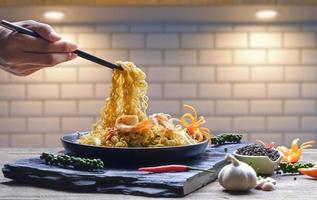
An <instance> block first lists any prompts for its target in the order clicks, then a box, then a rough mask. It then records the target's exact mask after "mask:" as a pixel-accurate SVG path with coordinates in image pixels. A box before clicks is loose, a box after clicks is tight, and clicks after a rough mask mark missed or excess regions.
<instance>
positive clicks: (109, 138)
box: [105, 133, 113, 141]
mask: <svg viewBox="0 0 317 200" xmlns="http://www.w3.org/2000/svg"><path fill="white" fill-rule="evenodd" d="M112 136H113V134H112V133H110V134H109V135H107V136H106V139H105V140H106V141H108V140H111V138H112Z"/></svg>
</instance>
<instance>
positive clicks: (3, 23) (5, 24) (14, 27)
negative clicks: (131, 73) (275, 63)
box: [0, 20, 123, 70]
mask: <svg viewBox="0 0 317 200" xmlns="http://www.w3.org/2000/svg"><path fill="white" fill-rule="evenodd" d="M0 25H1V26H3V27H5V28H7V29H10V30H12V31H17V32H18V33H21V34H25V35H29V36H33V37H37V38H42V37H41V36H40V35H39V34H38V33H36V32H35V31H32V30H30V29H27V28H24V27H22V26H17V25H15V24H13V23H10V22H8V21H6V20H1V23H0ZM42 39H43V38H42ZM73 53H75V54H77V55H78V56H79V57H81V58H84V59H86V60H90V61H91V62H94V63H97V64H99V65H102V66H105V67H108V68H110V69H119V70H123V68H122V67H121V66H118V65H116V64H113V63H111V62H109V61H106V60H104V59H101V58H99V57H97V56H94V55H92V54H90V53H87V52H85V51H83V50H80V49H77V50H76V51H74V52H73Z"/></svg>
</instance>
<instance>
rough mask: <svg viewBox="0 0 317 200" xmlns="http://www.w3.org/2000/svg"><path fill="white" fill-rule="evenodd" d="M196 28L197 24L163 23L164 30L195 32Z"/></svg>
mask: <svg viewBox="0 0 317 200" xmlns="http://www.w3.org/2000/svg"><path fill="white" fill-rule="evenodd" d="M197 30H198V27H197V26H194V25H181V24H171V25H165V31H166V32H180V33H183V32H196V31H197Z"/></svg>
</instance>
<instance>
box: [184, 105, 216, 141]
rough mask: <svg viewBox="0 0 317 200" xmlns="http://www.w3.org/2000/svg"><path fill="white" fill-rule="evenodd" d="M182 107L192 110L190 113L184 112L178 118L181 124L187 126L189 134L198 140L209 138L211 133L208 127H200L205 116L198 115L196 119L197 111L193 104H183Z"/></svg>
mask: <svg viewBox="0 0 317 200" xmlns="http://www.w3.org/2000/svg"><path fill="white" fill-rule="evenodd" d="M184 108H187V109H189V110H191V111H192V113H185V114H184V115H183V116H182V117H181V119H180V121H181V124H182V125H183V126H184V127H186V128H187V131H188V133H189V135H190V136H191V137H192V138H193V139H195V140H197V141H198V142H202V141H204V140H205V139H208V140H209V139H210V135H211V133H210V131H209V129H208V128H205V127H202V125H203V124H204V123H205V122H206V121H205V118H204V117H203V116H200V117H199V119H198V117H197V112H196V110H195V108H194V107H193V106H190V105H187V104H184ZM187 120H189V121H187Z"/></svg>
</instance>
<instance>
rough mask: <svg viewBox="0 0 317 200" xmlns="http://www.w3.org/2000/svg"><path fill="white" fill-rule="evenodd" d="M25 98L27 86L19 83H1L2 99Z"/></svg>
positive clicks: (0, 93)
mask: <svg viewBox="0 0 317 200" xmlns="http://www.w3.org/2000/svg"><path fill="white" fill-rule="evenodd" d="M24 98H25V86H24V85H18V84H10V85H0V100H16V99H24Z"/></svg>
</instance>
